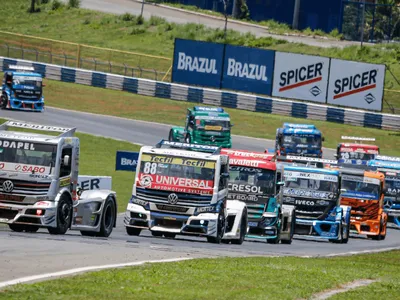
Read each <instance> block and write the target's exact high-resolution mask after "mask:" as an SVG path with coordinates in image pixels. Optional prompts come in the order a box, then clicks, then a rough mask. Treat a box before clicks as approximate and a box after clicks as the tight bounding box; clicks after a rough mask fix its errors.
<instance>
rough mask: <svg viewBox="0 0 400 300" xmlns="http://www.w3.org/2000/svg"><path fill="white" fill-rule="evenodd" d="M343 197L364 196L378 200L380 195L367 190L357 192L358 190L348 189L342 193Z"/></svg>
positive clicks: (363, 197) (364, 197)
mask: <svg viewBox="0 0 400 300" xmlns="http://www.w3.org/2000/svg"><path fill="white" fill-rule="evenodd" d="M341 196H342V197H343V198H362V199H369V200H378V199H379V197H378V195H374V194H371V193H366V192H356V191H347V192H346V193H343V194H342V195H341Z"/></svg>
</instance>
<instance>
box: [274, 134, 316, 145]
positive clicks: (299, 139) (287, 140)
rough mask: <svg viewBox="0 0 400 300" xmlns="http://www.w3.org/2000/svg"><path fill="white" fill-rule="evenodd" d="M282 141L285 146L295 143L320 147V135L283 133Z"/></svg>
mask: <svg viewBox="0 0 400 300" xmlns="http://www.w3.org/2000/svg"><path fill="white" fill-rule="evenodd" d="M282 142H283V145H285V146H286V147H292V146H296V145H311V146H318V147H320V145H321V137H320V136H315V135H284V136H283V141H282Z"/></svg>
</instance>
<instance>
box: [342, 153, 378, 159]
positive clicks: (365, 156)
mask: <svg viewBox="0 0 400 300" xmlns="http://www.w3.org/2000/svg"><path fill="white" fill-rule="evenodd" d="M374 157H375V154H370V153H363V152H340V158H339V159H360V160H371V159H374Z"/></svg>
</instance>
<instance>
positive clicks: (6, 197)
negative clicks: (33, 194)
mask: <svg viewBox="0 0 400 300" xmlns="http://www.w3.org/2000/svg"><path fill="white" fill-rule="evenodd" d="M24 199H25V197H24V196H15V195H9V194H0V200H6V201H15V202H22V201H24Z"/></svg>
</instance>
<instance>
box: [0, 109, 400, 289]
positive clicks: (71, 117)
mask: <svg viewBox="0 0 400 300" xmlns="http://www.w3.org/2000/svg"><path fill="white" fill-rule="evenodd" d="M0 117H1V118H9V119H14V120H22V121H28V122H35V123H41V124H49V125H58V126H65V127H71V124H73V126H76V127H77V128H78V131H81V132H86V133H90V134H95V135H101V136H106V137H111V138H116V139H123V140H127V141H130V142H133V143H138V144H150V145H153V144H155V143H156V142H158V141H159V140H160V139H162V138H167V136H168V131H169V128H170V126H166V125H162V124H157V123H151V122H143V121H135V120H128V119H122V118H116V117H109V116H101V115H95V114H87V113H79V112H73V111H67V110H60V109H55V108H47V109H46V111H45V112H44V113H29V112H18V111H4V110H3V111H1V112H0ZM233 147H234V148H237V149H239V148H241V149H251V150H258V151H262V150H263V149H265V148H271V147H273V142H272V141H268V140H263V139H254V138H247V137H239V136H235V137H234V138H233ZM121 150H123V149H121ZM325 153H326V154H327V155H326V157H327V158H333V156H332V155H333V150H329V149H325ZM93 175H95V174H93ZM392 248H400V230H397V229H389V230H388V234H387V237H386V239H385V240H384V241H372V240H367V239H365V238H352V239H350V241H349V243H348V244H344V245H340V244H331V243H329V242H327V241H312V240H305V239H300V238H298V237H295V240H294V241H293V243H292V244H291V245H281V244H279V245H270V244H266V243H265V242H260V241H246V242H245V243H244V244H243V245H241V246H239V245H224V244H221V245H214V244H209V243H207V242H206V239H205V238H191V237H185V236H178V237H177V238H176V239H175V240H170V239H164V238H154V237H151V235H150V234H149V232H146V231H144V232H143V233H142V235H141V236H139V237H131V236H128V235H127V234H126V233H125V228H124V227H123V225H122V217H121V216H119V219H118V225H117V228H115V229H114V231H113V233H112V235H111V236H110V238H107V239H104V238H90V237H82V236H80V234H79V233H78V232H72V231H69V232H68V233H67V234H66V235H63V236H51V235H49V234H48V233H47V230H42V229H41V230H40V231H39V232H38V233H34V234H30V233H15V232H12V231H10V230H9V229H8V227H7V226H3V225H0V269H1V270H2V272H0V283H1V282H3V281H8V280H11V279H15V278H20V277H24V276H30V275H37V274H42V273H48V272H56V271H62V270H68V269H72V268H78V267H85V266H97V265H105V264H114V263H124V262H134V261H143V260H154V259H164V258H180V257H219V256H251V255H256V256H261V255H269V256H278V255H279V256H287V255H296V256H320V255H323V256H325V255H342V254H350V253H357V252H360V253H363V252H369V251H379V250H384V249H392Z"/></svg>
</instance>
